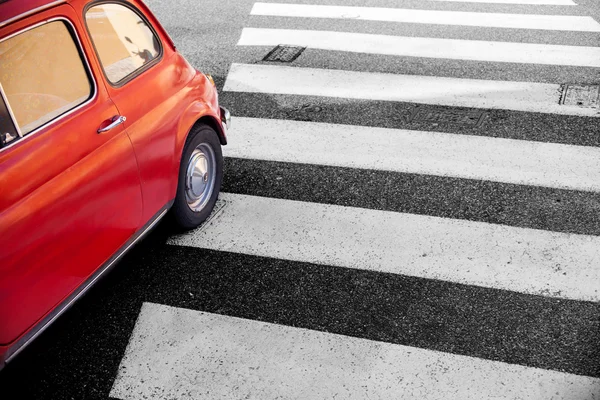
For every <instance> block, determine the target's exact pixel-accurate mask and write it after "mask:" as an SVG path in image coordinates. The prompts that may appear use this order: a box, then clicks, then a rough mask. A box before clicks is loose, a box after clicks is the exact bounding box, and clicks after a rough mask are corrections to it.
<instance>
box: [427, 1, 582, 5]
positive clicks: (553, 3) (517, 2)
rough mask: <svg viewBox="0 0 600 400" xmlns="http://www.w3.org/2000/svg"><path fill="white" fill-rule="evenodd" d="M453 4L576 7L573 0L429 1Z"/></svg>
mask: <svg viewBox="0 0 600 400" xmlns="http://www.w3.org/2000/svg"><path fill="white" fill-rule="evenodd" d="M430 1H440V2H453V3H490V4H528V5H536V6H576V5H577V4H575V2H573V0H430Z"/></svg>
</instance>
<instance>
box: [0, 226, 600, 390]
mask: <svg viewBox="0 0 600 400" xmlns="http://www.w3.org/2000/svg"><path fill="white" fill-rule="evenodd" d="M168 234H169V232H168V231H166V230H165V226H164V224H163V225H162V226H160V227H159V229H158V231H155V232H153V233H152V234H151V235H150V236H149V237H148V238H147V239H146V240H145V241H144V242H142V243H141V244H140V245H138V246H137V247H136V248H135V249H134V251H133V252H131V253H130V254H128V255H127V256H126V257H125V258H124V259H123V261H121V262H120V263H119V265H118V266H117V268H116V269H115V270H114V271H112V272H111V273H110V274H109V275H108V276H107V277H106V278H105V279H103V280H102V281H101V282H100V283H99V284H98V285H97V286H96V287H94V288H93V289H92V290H91V291H90V292H89V293H88V294H87V295H86V296H84V298H83V299H82V300H81V301H79V302H78V303H76V305H75V306H74V307H73V308H72V309H70V310H69V311H68V312H67V313H66V314H65V315H64V316H63V317H61V318H59V320H58V321H57V322H56V323H55V324H54V325H53V326H51V327H50V328H49V329H48V330H47V331H46V332H45V333H44V334H42V335H41V337H40V338H38V339H37V340H36V341H35V342H34V343H33V344H32V345H31V346H30V347H28V348H27V349H26V350H25V351H24V352H23V353H21V354H20V355H19V357H18V358H17V359H16V360H14V361H13V362H12V363H11V364H9V365H8V366H7V367H6V369H5V370H4V371H2V373H0V387H2V388H3V391H4V392H5V393H19V395H20V397H19V398H39V399H72V398H76V399H80V398H106V396H108V393H109V392H110V389H111V387H112V384H113V382H114V379H115V377H116V374H117V370H118V366H119V363H120V361H121V359H122V357H123V355H124V352H125V348H126V346H127V343H128V341H129V337H130V335H131V333H132V330H133V327H134V325H135V321H136V319H137V316H138V314H139V311H140V308H141V305H142V303H143V302H154V303H158V304H165V305H169V306H174V307H182V308H187V309H193V310H201V311H206V312H211V313H217V314H222V315H229V316H235V317H241V318H247V319H252V320H257V321H265V322H271V323H277V324H283V325H287V326H293V327H299V328H307V329H313V330H318V331H324V332H331V333H337V334H343V335H348V336H354V337H359V338H365V339H371V340H376V341H383V342H389V343H395V344H401V345H406V346H411V347H420V348H424V349H432V350H438V351H443V352H447V353H453V354H462V355H467V356H473V357H479V358H483V359H488V360H497V361H503V362H508V363H513V364H520V365H526V366H532V367H539V368H543V369H550V370H557V371H564V372H569V373H574V374H580V375H586V376H591V377H600V347H599V346H598V343H600V321H599V320H600V304H596V303H591V302H578V301H569V300H558V299H552V298H544V297H540V296H532V295H524V294H519V293H513V292H509V291H502V290H495V289H485V288H480V287H475V286H467V285H460V284H455V283H448V282H443V281H435V280H428V279H421V278H412V277H407V276H401V275H394V274H386V273H377V272H370V271H362V270H354V269H346V268H339V267H329V266H321V265H314V264H309V263H301V262H291V261H284V260H277V259H271V258H264V257H255V256H247V255H242V254H234V253H226V252H218V251H209V250H202V249H197V248H188V247H179V246H169V245H164V242H165V240H166V237H167V236H168Z"/></svg>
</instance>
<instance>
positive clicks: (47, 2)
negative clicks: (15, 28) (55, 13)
mask: <svg viewBox="0 0 600 400" xmlns="http://www.w3.org/2000/svg"><path fill="white" fill-rule="evenodd" d="M70 2H71V1H68V0H0V27H2V26H4V25H7V24H8V23H10V22H12V21H13V20H16V19H20V18H23V17H25V16H27V15H31V14H34V13H36V12H38V11H41V10H44V9H47V8H50V7H53V6H55V5H58V4H61V3H70Z"/></svg>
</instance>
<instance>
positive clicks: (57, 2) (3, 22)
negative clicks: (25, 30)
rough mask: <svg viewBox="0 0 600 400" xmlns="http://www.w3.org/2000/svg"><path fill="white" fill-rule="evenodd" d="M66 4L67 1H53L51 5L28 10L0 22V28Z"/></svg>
mask: <svg viewBox="0 0 600 400" xmlns="http://www.w3.org/2000/svg"><path fill="white" fill-rule="evenodd" d="M66 2H67V0H57V1H54V2H52V3H48V4H44V5H43V6H40V7H37V8H34V9H33V10H29V11H27V12H24V13H22V14H19V15H17V16H15V17H12V18H10V19H7V20H6V21H2V22H0V28H2V27H4V26H6V25H8V24H11V23H13V22H15V21H18V20H20V19H23V18H27V17H29V16H30V15H33V14H36V13H38V12H41V11H44V10H47V9H49V8H52V7H54V6H57V5H59V4H62V3H66Z"/></svg>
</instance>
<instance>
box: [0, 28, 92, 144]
mask: <svg viewBox="0 0 600 400" xmlns="http://www.w3.org/2000/svg"><path fill="white" fill-rule="evenodd" d="M0 84H1V85H2V88H3V89H4V93H5V95H6V98H7V100H8V105H9V106H10V108H11V110H12V112H13V114H14V116H15V119H16V120H17V125H18V126H19V128H20V130H21V133H22V134H27V133H29V132H31V131H32V130H34V129H36V128H38V127H39V126H41V125H43V124H45V123H46V122H48V121H50V120H52V119H54V118H56V117H58V116H59V115H61V114H63V113H65V112H67V111H68V110H70V109H72V108H74V107H76V106H77V105H79V104H81V103H83V102H85V101H86V100H87V99H88V98H89V97H90V96H91V95H92V85H91V83H90V79H89V77H88V74H87V72H86V69H85V67H84V65H83V61H82V60H81V56H80V55H79V51H78V50H77V46H76V44H75V42H74V40H73V37H72V36H71V33H70V31H69V29H68V28H67V25H66V24H65V22H63V21H55V22H50V23H48V24H44V25H41V26H38V27H36V28H33V29H30V30H28V31H25V32H23V33H20V34H18V35H16V36H13V37H11V38H9V39H7V40H4V41H2V42H0Z"/></svg>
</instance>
